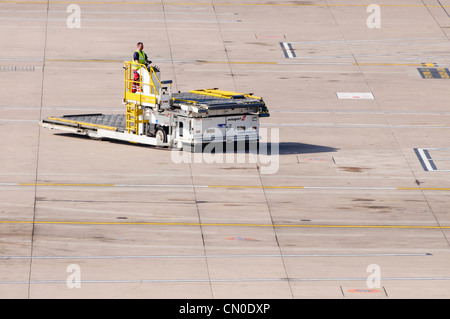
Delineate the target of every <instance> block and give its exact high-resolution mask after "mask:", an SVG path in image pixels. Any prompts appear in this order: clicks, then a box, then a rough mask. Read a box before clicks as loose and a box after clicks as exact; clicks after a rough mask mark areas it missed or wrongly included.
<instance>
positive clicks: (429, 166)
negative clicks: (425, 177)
mask: <svg viewBox="0 0 450 319" xmlns="http://www.w3.org/2000/svg"><path fill="white" fill-rule="evenodd" d="M417 151H418V152H419V155H420V157H421V158H422V161H423V163H424V164H425V166H426V168H427V170H428V171H434V169H433V166H431V164H430V161H429V159H428V157H427V155H426V154H425V152H424V149H423V148H418V149H417Z"/></svg>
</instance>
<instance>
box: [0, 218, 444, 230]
mask: <svg viewBox="0 0 450 319" xmlns="http://www.w3.org/2000/svg"><path fill="white" fill-rule="evenodd" d="M0 224H35V225H39V224H46V225H111V226H114V225H127V226H136V225H141V226H219V227H276V228H280V227H283V228H372V229H450V226H424V225H308V224H243V223H164V222H87V221H27V220H0Z"/></svg>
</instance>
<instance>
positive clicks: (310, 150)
mask: <svg viewBox="0 0 450 319" xmlns="http://www.w3.org/2000/svg"><path fill="white" fill-rule="evenodd" d="M54 135H57V136H61V137H72V138H78V139H86V140H91V138H90V137H88V136H85V135H79V134H73V133H55V134H54ZM100 141H102V142H109V143H112V144H121V145H127V146H130V147H145V148H152V149H158V150H166V151H171V149H168V148H164V147H156V146H151V145H144V144H136V143H130V142H126V141H119V140H112V139H105V138H104V139H101V140H100ZM183 150H185V151H188V152H202V153H212V154H220V153H223V154H226V153H229V154H230V153H236V154H237V153H255V152H257V153H259V154H264V155H295V154H314V153H331V152H337V151H339V149H338V148H334V147H330V146H322V145H314V144H305V143H297V142H279V143H271V142H269V143H263V142H261V143H259V144H256V143H248V142H247V143H236V142H235V143H234V144H232V143H225V142H223V143H217V142H216V143H206V144H203V145H202V146H201V149H200V147H196V148H190V147H185V148H184V149H183Z"/></svg>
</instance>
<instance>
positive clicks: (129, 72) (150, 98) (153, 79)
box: [124, 61, 161, 105]
mask: <svg viewBox="0 0 450 319" xmlns="http://www.w3.org/2000/svg"><path fill="white" fill-rule="evenodd" d="M144 72H148V73H149V75H150V77H149V78H150V80H149V81H148V82H144V81H143V76H142V74H144ZM135 73H137V74H138V75H137V76H136V78H135ZM145 86H148V87H149V88H150V90H149V92H148V94H144V87H145ZM160 87H161V80H160V79H159V78H158V76H157V74H156V72H155V70H154V69H153V67H151V66H150V67H149V68H147V67H146V66H145V65H144V64H140V63H136V62H134V61H125V66H124V102H130V101H133V102H134V103H136V104H137V105H142V103H151V104H156V101H157V96H158V95H159V88H160Z"/></svg>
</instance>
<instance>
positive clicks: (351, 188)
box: [0, 183, 450, 191]
mask: <svg viewBox="0 0 450 319" xmlns="http://www.w3.org/2000/svg"><path fill="white" fill-rule="evenodd" d="M1 186H17V187H20V186H43V187H52V186H57V187H131V188H132V187H136V188H242V189H316V190H320V189H323V190H411V191H450V188H448V187H350V186H258V185H188V184H180V185H178V184H107V183H105V184H103V183H0V187H1Z"/></svg>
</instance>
